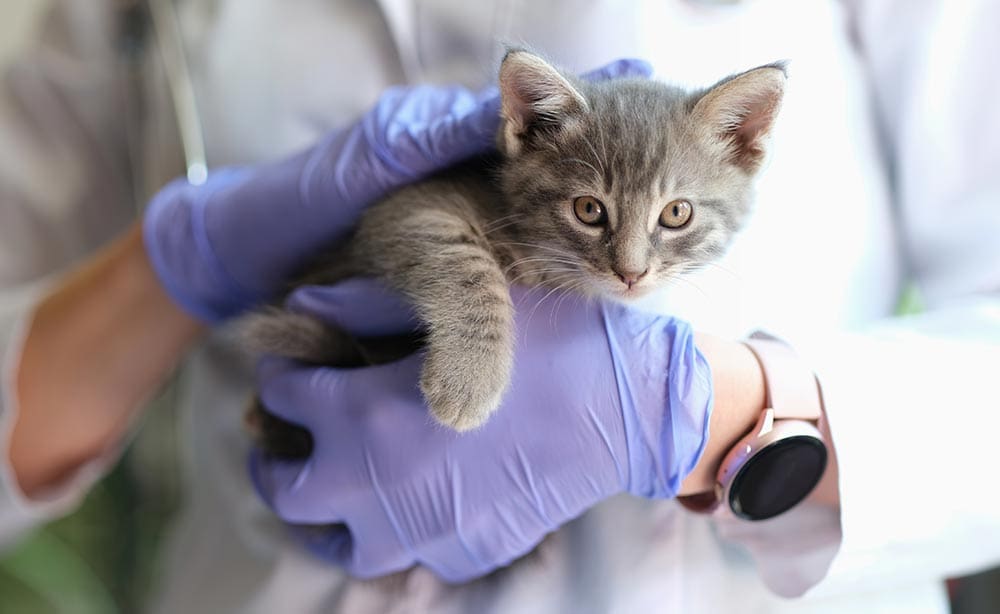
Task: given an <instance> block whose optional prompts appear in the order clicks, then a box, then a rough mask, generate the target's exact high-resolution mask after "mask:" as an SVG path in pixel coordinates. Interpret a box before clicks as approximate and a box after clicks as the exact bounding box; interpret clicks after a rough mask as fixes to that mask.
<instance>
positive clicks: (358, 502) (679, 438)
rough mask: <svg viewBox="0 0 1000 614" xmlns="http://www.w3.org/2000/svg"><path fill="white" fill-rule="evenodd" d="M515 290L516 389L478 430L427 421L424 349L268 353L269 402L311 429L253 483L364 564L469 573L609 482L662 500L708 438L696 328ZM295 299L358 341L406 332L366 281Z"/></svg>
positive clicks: (322, 551)
mask: <svg viewBox="0 0 1000 614" xmlns="http://www.w3.org/2000/svg"><path fill="white" fill-rule="evenodd" d="M546 293H548V290H544V289H538V290H533V291H528V290H524V289H518V288H515V289H514V290H513V291H512V297H513V299H514V304H515V305H517V307H518V313H517V317H516V326H517V347H516V355H515V356H516V358H515V372H514V376H513V380H512V382H511V386H510V388H509V390H508V392H507V394H506V396H505V398H504V400H503V403H502V405H501V407H500V408H499V409H498V410H497V412H496V414H495V415H494V416H493V417H492V418H491V419H490V420H489V421H488V422H487V423H486V424H485V425H484V426H483V427H481V428H480V429H479V430H476V431H472V432H469V433H465V434H458V433H456V432H454V431H452V430H450V429H445V428H442V427H440V426H439V425H437V424H435V423H434V422H433V420H432V419H431V418H430V416H429V414H428V409H427V407H426V405H425V404H424V400H423V398H422V396H421V393H420V390H419V388H418V381H419V374H420V365H421V361H422V355H420V354H417V355H413V356H411V357H409V358H407V359H404V360H402V361H399V362H396V363H391V364H386V365H382V366H377V367H370V368H362V369H348V370H337V369H330V368H314V367H305V366H301V365H297V364H294V363H291V362H288V361H283V360H279V359H274V358H269V359H265V360H263V361H262V363H261V366H260V368H259V372H258V376H259V386H260V395H261V399H262V401H263V402H264V405H265V406H266V407H267V408H268V409H269V410H270V411H271V412H273V413H274V414H276V415H278V416H280V417H282V418H284V419H285V420H288V421H290V422H293V423H296V424H299V425H302V426H304V427H305V428H307V429H309V430H310V431H311V433H312V435H313V440H314V449H313V454H312V456H311V457H310V458H308V459H307V460H305V461H302V462H291V461H279V460H277V459H274V458H269V457H266V456H264V455H263V454H262V453H261V452H259V451H257V452H255V453H254V454H253V455H252V456H251V459H250V470H251V474H252V477H253V480H254V483H255V485H256V487H257V489H258V492H259V493H260V494H261V496H262V497H263V498H264V499H265V501H266V502H268V503H269V505H270V506H271V507H272V508H273V509H274V510H275V512H277V514H278V515H279V516H280V517H281V518H282V519H284V520H286V521H288V522H290V523H299V524H309V525H317V524H329V523H342V526H341V528H324V529H317V528H309V529H305V528H303V527H298V528H296V529H295V530H296V531H297V532H298V534H299V536H300V538H301V539H302V540H304V541H305V543H306V544H307V546H308V547H309V548H310V549H311V550H312V551H314V552H316V553H318V554H319V555H321V556H322V557H325V558H326V559H328V560H331V561H333V562H335V563H337V564H339V565H342V566H344V567H346V568H347V569H348V571H349V572H350V573H352V574H353V575H356V576H359V577H363V578H367V577H373V576H380V575H384V574H388V573H391V572H394V571H398V570H401V569H405V568H407V567H410V566H412V565H414V564H418V563H419V564H422V565H425V566H427V567H429V568H430V569H431V570H432V571H434V572H435V573H436V574H438V575H439V576H440V577H441V578H443V579H445V580H447V581H452V582H461V581H465V580H469V579H472V578H475V577H477V576H480V575H483V574H486V573H488V572H490V571H491V570H493V569H496V568H497V567H500V566H503V565H506V564H508V563H510V562H511V561H512V560H514V559H515V558H517V557H519V556H521V555H523V554H525V553H526V552H528V551H529V550H531V549H532V548H533V547H534V546H535V545H536V544H538V543H539V542H540V541H541V539H542V538H543V537H544V536H545V535H546V534H547V533H549V532H551V531H553V530H555V529H556V528H557V527H559V526H560V525H562V524H564V523H565V522H567V521H568V520H571V519H572V518H574V517H576V516H578V515H580V514H581V513H583V512H584V511H585V510H587V509H588V508H589V507H591V506H593V505H594V504H596V503H598V502H599V501H601V500H603V499H605V498H607V497H610V496H612V495H614V494H616V493H621V492H629V493H632V494H633V495H638V496H641V497H655V498H668V497H673V496H675V495H676V494H677V492H678V489H679V488H680V485H681V482H682V481H683V480H684V478H685V477H686V476H687V475H688V474H689V473H690V472H691V471H692V469H693V468H694V467H695V465H696V464H697V461H698V459H699V457H700V455H701V452H702V450H703V448H704V446H705V442H706V440H707V438H708V423H709V417H710V413H711V407H712V382H711V373H710V370H709V366H708V363H707V362H706V361H705V359H704V358H703V357H702V355H701V354H700V352H699V351H698V350H697V349H696V348H695V346H694V343H693V340H692V332H691V329H690V327H689V325H688V324H686V323H685V322H683V321H681V320H677V319H674V318H669V317H662V316H656V315H651V314H647V313H643V312H641V311H637V310H634V309H629V308H626V307H624V306H622V305H618V304H610V303H602V302H596V301H577V300H557V299H556V298H554V297H549V298H548V299H547V300H541V299H543V297H544V296H545V295H546ZM289 302H290V307H292V308H294V309H298V310H302V311H305V312H308V313H312V314H314V315H316V316H317V317H320V318H323V319H325V320H327V321H329V322H332V323H335V324H336V325H337V326H339V327H341V328H342V329H345V330H348V331H351V332H353V333H354V334H355V335H357V336H359V337H364V336H379V335H387V334H395V333H400V332H404V331H407V330H410V329H412V327H413V326H414V322H415V320H414V319H413V317H412V315H411V314H410V312H409V311H408V310H407V308H406V307H405V306H403V305H401V303H400V302H399V299H398V298H397V297H395V296H394V295H392V294H389V293H387V292H386V291H385V290H383V289H382V288H381V286H378V285H377V284H375V283H374V282H371V281H368V280H349V281H347V282H344V283H341V284H339V285H337V286H334V287H315V286H314V287H305V288H302V289H299V290H298V291H296V292H295V293H294V294H293V295H292V296H291V297H290V299H289Z"/></svg>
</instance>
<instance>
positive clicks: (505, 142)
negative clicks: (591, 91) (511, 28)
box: [500, 49, 587, 155]
mask: <svg viewBox="0 0 1000 614" xmlns="http://www.w3.org/2000/svg"><path fill="white" fill-rule="evenodd" d="M500 101H501V104H500V114H501V117H502V118H503V120H504V126H503V132H502V133H501V135H500V141H501V143H500V145H501V148H502V149H503V150H504V152H505V153H507V154H508V155H513V154H516V153H518V152H519V151H520V150H521V147H522V145H523V143H524V141H525V139H526V138H527V137H528V136H529V135H530V134H531V132H532V130H536V129H538V128H540V127H544V126H558V125H560V124H562V123H563V122H565V121H566V119H567V118H568V117H570V116H571V115H573V114H576V113H580V112H583V111H585V110H586V109H587V100H586V99H585V98H584V97H583V95H582V94H580V92H578V91H577V90H576V88H574V87H573V84H572V83H570V82H569V80H568V79H566V77H564V76H562V75H561V74H559V71H558V70H556V69H555V68H553V67H552V66H551V65H549V64H548V63H547V62H546V61H545V60H543V59H542V58H540V57H538V56H537V55H535V54H533V53H529V52H527V51H524V50H521V49H512V50H510V51H508V52H507V55H506V56H504V59H503V62H502V63H501V64H500Z"/></svg>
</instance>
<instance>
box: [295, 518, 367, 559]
mask: <svg viewBox="0 0 1000 614" xmlns="http://www.w3.org/2000/svg"><path fill="white" fill-rule="evenodd" d="M289 528H290V530H291V532H292V535H294V536H295V538H296V539H297V540H298V541H299V542H300V543H301V544H302V545H304V546H305V547H306V550H308V551H309V552H312V553H313V554H314V555H316V556H318V557H319V558H321V559H323V560H324V561H329V562H330V563H333V564H334V565H337V566H339V567H345V566H346V565H347V564H348V563H349V561H350V559H351V552H352V547H353V537H352V536H351V532H350V530H349V529H348V527H347V525H346V524H343V523H335V524H327V525H323V526H316V525H310V526H305V525H294V526H292V527H289Z"/></svg>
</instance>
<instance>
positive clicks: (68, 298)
mask: <svg viewBox="0 0 1000 614" xmlns="http://www.w3.org/2000/svg"><path fill="white" fill-rule="evenodd" d="M200 330H201V327H200V326H199V325H198V324H197V323H196V322H195V321H194V320H193V319H192V318H191V317H190V316H187V315H185V314H184V313H183V312H182V311H181V310H180V309H178V308H177V307H176V306H175V305H174V304H173V302H172V301H171V300H170V299H169V298H168V297H167V295H166V294H165V293H164V292H163V290H162V288H161V286H160V283H159V281H158V280H157V278H156V276H155V275H154V274H153V271H152V269H151V268H150V266H149V262H148V260H147V257H146V252H145V250H144V248H143V244H142V240H141V236H140V233H139V230H138V228H137V227H136V228H133V229H132V230H130V231H129V232H128V233H126V234H125V235H124V236H123V237H121V238H120V239H119V240H117V241H115V242H114V243H112V244H111V245H109V246H108V247H107V248H105V249H104V250H102V251H101V252H99V253H98V254H96V255H95V256H94V257H93V258H91V259H90V260H89V261H88V262H86V263H85V264H84V265H83V266H81V267H80V268H78V269H76V270H74V271H72V272H71V273H70V274H69V275H68V276H67V277H65V278H64V279H63V281H62V282H61V283H60V284H59V285H58V286H57V287H56V288H55V289H54V291H53V292H52V293H51V294H49V296H48V297H47V298H45V299H44V300H43V301H42V302H41V303H40V304H39V305H38V307H37V309H36V310H35V313H34V317H33V319H32V322H31V326H30V328H29V330H28V332H27V336H26V339H25V342H24V346H23V349H22V352H21V357H20V362H19V365H18V367H17V378H16V381H15V386H16V391H15V392H16V397H17V404H18V407H19V412H18V418H17V422H16V423H15V425H14V428H13V431H12V435H11V440H10V462H11V466H12V467H13V470H14V473H15V475H16V477H17V480H18V483H19V485H20V487H21V489H22V490H23V491H24V492H25V494H27V495H29V496H31V495H32V494H33V493H37V492H39V491H41V490H42V489H44V488H45V487H46V486H49V485H52V484H55V483H57V482H59V481H60V480H61V479H62V478H64V477H65V476H66V475H68V474H69V473H71V472H72V471H73V470H74V469H76V468H77V467H79V466H80V465H81V464H83V463H85V462H87V461H88V460H90V459H92V458H95V457H97V456H99V455H100V454H101V453H102V452H103V451H105V450H106V449H108V447H109V446H112V445H114V444H115V443H116V442H117V441H118V440H119V439H120V438H121V437H122V436H123V434H124V433H125V432H126V430H127V428H128V425H129V423H130V421H131V419H132V417H133V416H134V415H135V414H136V413H137V412H138V411H139V408H140V407H141V406H142V403H143V402H144V401H146V400H147V399H148V398H149V397H150V396H152V394H153V393H154V392H155V391H156V389H157V388H158V387H159V386H160V384H161V383H162V382H163V381H164V379H165V378H166V377H167V375H168V374H169V373H170V372H171V371H172V370H173V368H174V367H175V365H176V364H177V362H178V361H179V359H180V357H181V356H182V355H183V353H184V351H185V350H186V349H187V348H188V347H189V345H190V344H191V343H192V342H193V341H194V340H195V339H196V338H197V336H198V334H199V332H200Z"/></svg>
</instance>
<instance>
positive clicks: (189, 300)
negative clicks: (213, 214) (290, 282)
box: [142, 169, 261, 324]
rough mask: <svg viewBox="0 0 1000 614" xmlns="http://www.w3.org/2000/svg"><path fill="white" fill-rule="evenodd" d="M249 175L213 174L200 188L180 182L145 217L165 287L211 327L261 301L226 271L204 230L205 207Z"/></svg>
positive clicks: (149, 247) (147, 240)
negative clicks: (216, 196)
mask: <svg viewBox="0 0 1000 614" xmlns="http://www.w3.org/2000/svg"><path fill="white" fill-rule="evenodd" d="M247 174H248V171H247V170H246V169H221V170H218V171H213V172H212V176H211V178H210V179H209V180H208V182H206V183H205V184H203V185H200V186H194V185H191V184H190V183H188V182H187V180H185V179H183V178H179V179H176V180H174V181H172V182H171V183H169V184H167V186H166V187H164V188H163V189H162V190H160V192H159V193H157V194H156V196H154V197H153V199H152V200H151V201H150V203H149V206H148V207H147V208H146V212H145V215H144V218H143V228H142V232H143V243H144V245H145V249H146V253H147V255H148V256H149V261H150V264H151V265H152V267H153V270H154V272H155V273H156V276H157V277H158V278H159V280H160V283H161V284H162V285H163V287H164V289H165V290H166V292H167V294H168V295H169V296H170V298H171V299H173V300H174V302H175V303H177V304H178V305H179V306H180V307H181V308H182V309H183V310H184V311H186V312H188V313H189V314H191V315H192V316H194V317H195V318H197V319H199V320H201V321H203V322H205V323H208V324H215V323H218V322H220V321H222V320H225V319H226V318H229V317H231V316H233V315H236V314H238V313H239V312H241V311H243V310H244V309H246V308H248V307H249V306H252V305H254V304H256V303H257V302H259V301H260V300H261V297H260V296H258V295H257V294H256V293H254V292H252V291H250V290H248V289H246V288H244V287H242V286H241V285H240V284H239V283H238V282H237V281H236V280H235V279H233V277H232V276H231V275H230V274H229V273H228V272H227V271H226V269H225V267H224V266H223V264H222V262H221V261H220V260H219V259H218V257H217V256H216V254H215V251H214V250H213V249H212V245H211V243H210V242H209V240H208V235H207V232H206V229H205V205H206V203H207V202H208V201H209V200H210V199H211V197H212V195H213V194H215V193H217V192H219V191H220V190H222V189H224V188H228V187H230V186H233V185H235V184H237V183H240V182H241V181H243V180H244V178H245V176H246V175H247Z"/></svg>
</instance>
